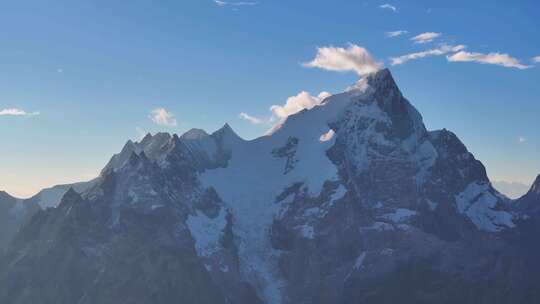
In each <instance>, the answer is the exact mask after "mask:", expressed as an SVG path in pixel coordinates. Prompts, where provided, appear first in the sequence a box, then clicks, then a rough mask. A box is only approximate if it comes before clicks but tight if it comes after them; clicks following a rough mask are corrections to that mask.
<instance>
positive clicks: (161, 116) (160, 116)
mask: <svg viewBox="0 0 540 304" xmlns="http://www.w3.org/2000/svg"><path fill="white" fill-rule="evenodd" d="M149 117H150V119H151V120H152V121H153V122H154V123H156V124H158V125H162V126H169V127H174V126H176V125H177V121H176V118H175V117H174V114H173V113H171V112H169V111H167V110H166V109H164V108H156V109H153V110H152V111H151V112H150V116H149Z"/></svg>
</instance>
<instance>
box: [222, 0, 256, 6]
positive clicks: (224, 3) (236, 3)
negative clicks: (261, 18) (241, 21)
mask: <svg viewBox="0 0 540 304" xmlns="http://www.w3.org/2000/svg"><path fill="white" fill-rule="evenodd" d="M214 3H215V4H217V5H218V6H228V5H230V6H253V5H257V4H258V2H255V1H221V0H214Z"/></svg>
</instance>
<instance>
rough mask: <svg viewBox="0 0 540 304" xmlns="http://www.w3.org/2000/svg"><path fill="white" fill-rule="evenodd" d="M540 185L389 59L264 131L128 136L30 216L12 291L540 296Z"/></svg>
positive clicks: (481, 298) (86, 296)
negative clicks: (494, 162) (473, 142)
mask: <svg viewBox="0 0 540 304" xmlns="http://www.w3.org/2000/svg"><path fill="white" fill-rule="evenodd" d="M536 185H540V182H538V183H537V184H536ZM538 189H540V188H539V187H538V186H536V187H533V189H531V191H530V192H529V194H527V196H525V197H524V198H522V199H521V200H520V201H518V202H517V203H516V204H517V205H516V204H513V205H512V204H509V202H508V201H507V200H506V198H504V197H503V196H501V195H499V194H498V193H497V191H496V190H494V189H493V188H492V187H491V184H490V182H489V180H488V178H487V176H486V172H485V168H484V167H483V165H482V164H481V163H480V162H479V161H478V160H476V159H475V158H474V156H473V155H472V154H471V153H470V152H468V151H467V149H466V147H465V146H464V145H463V144H462V143H461V142H460V140H459V139H458V138H457V137H456V136H455V135H454V134H453V133H451V132H449V131H447V130H440V131H427V130H426V128H425V127H424V124H423V123H422V118H421V116H420V114H419V113H418V112H417V111H416V110H415V109H414V107H413V106H412V105H411V104H410V103H409V102H408V101H407V100H406V99H405V98H404V97H403V96H402V94H401V92H400V91H399V89H398V87H397V85H396V84H395V82H394V80H393V78H392V75H391V74H390V72H389V71H388V70H383V71H380V72H378V73H376V74H373V75H370V76H368V77H366V78H364V79H362V80H361V81H360V82H359V83H358V84H357V85H356V86H355V87H354V88H352V89H351V90H349V91H347V92H345V93H342V94H338V95H334V96H331V97H329V98H327V99H326V100H325V101H324V102H323V103H322V104H321V105H320V106H318V107H315V108H313V109H311V110H304V111H301V112H299V113H297V114H294V115H292V116H290V117H289V118H287V120H286V121H285V122H284V123H283V125H282V126H280V127H279V128H276V129H275V132H274V133H272V134H271V135H269V136H264V137H261V138H259V139H256V140H254V141H249V142H247V141H243V140H242V139H241V138H239V137H238V136H237V135H236V134H235V133H234V131H233V130H232V129H231V128H230V126H228V125H225V126H224V127H223V128H222V129H220V130H218V131H217V132H215V133H213V134H210V135H209V134H207V133H206V132H204V131H202V130H197V129H193V130H190V131H188V132H187V133H186V134H184V135H183V136H181V137H178V136H176V135H169V134H164V133H162V134H157V135H154V136H152V135H148V136H146V137H145V138H144V139H143V140H142V141H141V142H140V143H133V142H128V143H127V144H126V146H125V147H124V149H123V150H122V151H121V153H119V154H117V155H115V156H114V157H113V158H112V159H111V161H110V162H109V164H108V165H107V166H106V167H105V169H104V170H103V172H102V174H101V176H100V177H99V178H98V179H97V180H96V182H95V184H93V185H92V186H91V187H90V188H89V189H87V190H85V191H83V192H82V193H78V192H77V191H74V190H73V189H71V190H69V191H68V192H67V193H66V194H65V195H64V197H63V199H62V202H61V203H60V205H59V206H58V207H57V208H50V209H47V210H44V211H39V212H38V213H37V214H36V215H34V216H33V217H32V219H31V220H30V221H29V222H28V223H26V224H25V225H23V226H22V228H21V229H20V231H19V233H17V235H16V237H15V238H14V240H13V242H12V243H11V245H10V246H9V248H8V250H7V252H6V254H5V255H4V257H3V258H1V259H0V302H1V303H14V304H26V303H51V304H52V303H55V304H58V303H59V304H62V303H66V304H68V303H69V304H71V303H238V304H243V303H246V304H247V303H249V304H251V303H271V304H279V303H306V304H307V303H321V304H322V303H347V304H348V303H535V302H538V301H540V292H539V290H540V285H539V283H538V282H540V275H539V274H540V271H537V270H540V265H539V264H540V263H539V262H538V261H539V260H540V259H538V257H540V246H538V245H536V244H537V243H538V242H536V241H535V239H536V234H537V233H536V232H538V231H540V230H538V227H540V224H538V223H540V221H536V220H535V219H537V218H540V216H539V217H534V216H533V215H534V212H535V210H538V209H535V208H536V206H538V205H540V204H537V203H540V200H538V194H539V193H538V192H539V191H538ZM0 199H1V196H0ZM0 202H1V201H0ZM6 205H9V203H8V204H6ZM1 206H2V204H0V208H1ZM515 206H519V207H515ZM1 210H2V209H0V215H1V214H2V213H1Z"/></svg>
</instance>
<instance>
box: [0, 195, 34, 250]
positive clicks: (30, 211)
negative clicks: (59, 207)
mask: <svg viewBox="0 0 540 304" xmlns="http://www.w3.org/2000/svg"><path fill="white" fill-rule="evenodd" d="M38 210H39V206H38V205H37V204H35V203H34V202H32V201H30V200H22V199H16V198H14V197H12V196H11V195H9V194H7V193H6V192H3V191H0V255H1V254H2V253H3V252H4V250H5V248H6V247H7V246H8V244H9V243H10V242H11V240H12V239H13V237H14V236H15V234H16V233H17V231H18V230H19V228H20V227H21V226H22V225H23V224H24V223H26V222H27V221H28V220H29V219H30V218H31V217H32V216H33V215H34V214H35V213H36V212H37V211H38Z"/></svg>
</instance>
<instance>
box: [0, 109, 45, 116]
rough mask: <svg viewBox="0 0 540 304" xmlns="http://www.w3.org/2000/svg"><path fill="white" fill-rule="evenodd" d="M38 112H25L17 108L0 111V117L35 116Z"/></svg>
mask: <svg viewBox="0 0 540 304" xmlns="http://www.w3.org/2000/svg"><path fill="white" fill-rule="evenodd" d="M36 115H39V112H26V111H25V110H21V109H17V108H7V109H3V110H0V116H36Z"/></svg>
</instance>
